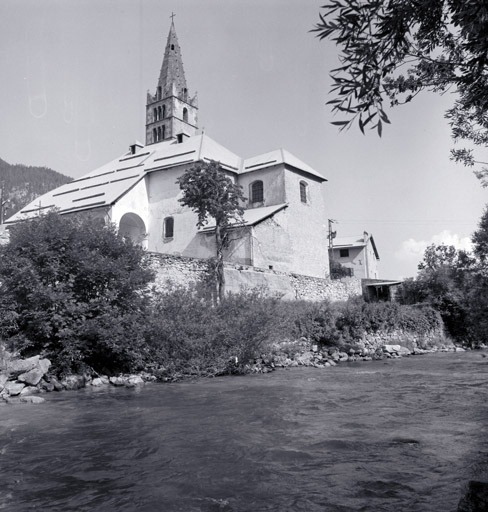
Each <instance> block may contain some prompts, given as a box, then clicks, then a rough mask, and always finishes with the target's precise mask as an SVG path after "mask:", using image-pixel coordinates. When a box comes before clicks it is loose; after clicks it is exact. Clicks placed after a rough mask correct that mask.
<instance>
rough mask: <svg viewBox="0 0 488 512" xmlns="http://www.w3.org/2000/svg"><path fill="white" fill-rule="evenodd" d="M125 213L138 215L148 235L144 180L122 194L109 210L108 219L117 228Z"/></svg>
mask: <svg viewBox="0 0 488 512" xmlns="http://www.w3.org/2000/svg"><path fill="white" fill-rule="evenodd" d="M126 213H134V214H136V215H138V216H139V217H140V218H141V219H142V220H143V222H144V224H145V226H146V233H148V235H149V234H150V233H149V205H148V192H147V183H146V179H142V180H141V181H139V182H138V183H137V184H136V185H135V186H134V187H133V188H132V189H130V190H129V191H128V192H127V193H126V194H124V195H123V196H122V197H121V198H120V199H119V200H118V201H117V202H116V203H115V204H114V205H113V206H112V208H111V210H110V213H109V217H110V221H111V222H113V223H114V224H115V225H116V226H117V227H118V226H119V224H120V219H121V218H122V217H123V216H124V215H125V214H126Z"/></svg>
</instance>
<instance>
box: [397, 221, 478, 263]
mask: <svg viewBox="0 0 488 512" xmlns="http://www.w3.org/2000/svg"><path fill="white" fill-rule="evenodd" d="M432 244H435V245H441V244H444V245H453V246H454V247H455V248H456V249H464V250H465V251H471V250H472V248H473V244H472V243H471V239H470V238H469V237H468V236H465V237H463V238H461V237H460V236H459V235H457V234H456V233H451V232H450V231H449V230H447V229H445V230H444V231H442V232H441V233H438V234H437V235H434V236H432V237H431V239H430V240H415V239H413V238H409V239H408V240H404V241H403V242H402V246H401V249H400V250H398V251H396V252H395V256H396V257H397V258H398V259H400V260H404V261H405V260H410V261H412V260H415V261H421V260H422V258H423V256H424V252H425V249H427V247H428V246H429V245H432Z"/></svg>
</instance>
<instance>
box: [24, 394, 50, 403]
mask: <svg viewBox="0 0 488 512" xmlns="http://www.w3.org/2000/svg"><path fill="white" fill-rule="evenodd" d="M20 401H21V402H23V403H26V404H42V403H43V402H45V401H46V400H45V399H44V398H42V397H41V396H21V397H20Z"/></svg>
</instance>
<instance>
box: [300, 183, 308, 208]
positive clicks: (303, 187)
mask: <svg viewBox="0 0 488 512" xmlns="http://www.w3.org/2000/svg"><path fill="white" fill-rule="evenodd" d="M300 201H301V202H302V203H308V185H307V184H306V183H305V182H304V181H300Z"/></svg>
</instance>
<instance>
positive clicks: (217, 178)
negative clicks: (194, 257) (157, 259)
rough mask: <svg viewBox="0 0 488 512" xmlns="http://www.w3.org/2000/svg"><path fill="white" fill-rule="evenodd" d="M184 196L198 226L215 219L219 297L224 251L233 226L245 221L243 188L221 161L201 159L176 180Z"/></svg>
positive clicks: (223, 285) (216, 269)
mask: <svg viewBox="0 0 488 512" xmlns="http://www.w3.org/2000/svg"><path fill="white" fill-rule="evenodd" d="M177 183H178V184H179V186H180V188H181V190H182V192H183V195H182V197H181V198H180V199H179V202H180V203H181V204H182V205H184V206H188V207H189V208H191V209H192V210H193V211H194V212H195V213H196V214H197V216H198V220H197V226H198V227H203V226H205V225H206V224H207V222H208V221H209V220H211V219H213V220H214V221H215V245H216V258H215V277H216V281H217V289H218V298H219V301H220V302H221V301H222V300H223V298H224V295H225V275H224V250H225V248H226V247H228V245H229V242H230V239H229V229H230V227H231V225H232V224H233V221H234V225H235V223H236V222H237V223H239V222H242V215H243V212H244V210H243V208H242V203H243V202H244V201H245V198H244V195H243V192H242V187H241V186H240V185H237V184H235V183H234V182H233V181H232V179H231V178H230V177H229V176H228V175H227V174H226V173H225V171H224V170H223V169H222V167H221V165H220V164H219V162H215V161H211V162H203V161H199V162H197V163H195V165H193V166H192V167H191V168H189V169H188V170H187V171H185V173H184V174H183V175H182V176H180V177H179V178H178V179H177Z"/></svg>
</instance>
